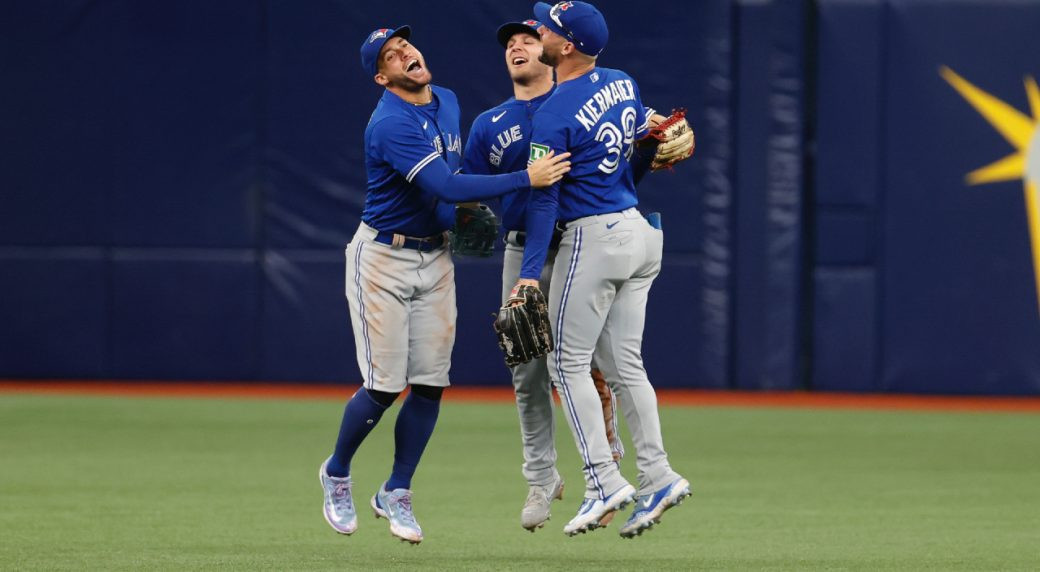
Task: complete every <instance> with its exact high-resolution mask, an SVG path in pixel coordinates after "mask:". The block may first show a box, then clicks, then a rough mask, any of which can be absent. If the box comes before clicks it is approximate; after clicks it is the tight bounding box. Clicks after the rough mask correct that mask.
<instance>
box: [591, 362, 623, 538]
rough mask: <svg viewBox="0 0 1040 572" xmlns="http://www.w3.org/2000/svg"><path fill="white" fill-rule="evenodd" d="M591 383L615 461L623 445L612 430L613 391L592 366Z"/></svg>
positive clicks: (618, 458) (620, 456)
mask: <svg viewBox="0 0 1040 572" xmlns="http://www.w3.org/2000/svg"><path fill="white" fill-rule="evenodd" d="M592 384H593V385H595V386H596V393H598V394H599V403H600V406H601V407H602V408H603V424H604V425H606V427H607V443H610V454H611V455H613V457H614V460H615V461H620V460H621V458H622V457H624V456H625V446H624V445H623V444H622V443H621V439H620V438H619V437H618V434H617V432H615V431H614V425H616V424H615V423H614V392H612V391H611V390H610V387H609V386H607V380H606V378H604V377H603V372H602V371H600V370H598V369H596V368H592ZM603 524H606V523H603Z"/></svg>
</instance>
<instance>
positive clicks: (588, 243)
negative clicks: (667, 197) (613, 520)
mask: <svg viewBox="0 0 1040 572" xmlns="http://www.w3.org/2000/svg"><path fill="white" fill-rule="evenodd" d="M534 11H535V17H536V18H537V20H539V21H540V22H541V23H542V24H543V25H542V27H541V28H539V32H540V33H541V37H542V46H543V51H542V56H541V60H542V61H543V62H544V63H546V64H548V65H551V66H553V67H554V68H555V69H556V78H557V82H558V83H557V87H556V91H555V92H554V93H553V94H552V96H551V97H549V98H548V99H547V100H546V101H545V102H544V103H543V104H542V106H541V108H540V109H539V110H538V112H537V113H536V114H535V116H534V119H533V133H532V135H531V144H530V153H531V159H537V158H539V157H542V156H547V155H548V154H549V153H553V152H562V151H570V152H571V153H572V154H573V155H572V157H571V159H572V163H573V168H572V170H571V171H570V173H569V174H568V176H567V177H566V178H565V179H564V180H563V181H562V182H561V183H559V184H555V185H552V186H550V187H548V188H546V189H544V190H539V191H535V192H532V193H531V197H530V201H529V203H528V207H527V213H526V221H525V228H526V231H527V237H526V247H525V251H524V258H523V262H522V266H521V270H520V278H519V280H518V281H517V285H516V288H517V289H519V288H520V287H521V286H530V287H538V280H539V278H540V276H541V272H542V269H543V267H544V264H545V260H546V256H547V251H548V250H549V248H550V245H551V241H552V237H553V226H554V222H555V221H557V220H558V219H559V220H560V221H562V225H563V227H564V229H565V230H564V232H563V236H562V240H561V241H560V245H559V249H558V253H557V255H556V260H557V261H558V263H557V264H555V265H554V268H553V275H552V284H553V285H554V286H553V288H551V289H550V290H549V316H550V319H551V320H552V324H553V327H554V333H555V336H556V347H555V350H554V351H553V352H551V353H550V354H549V356H548V367H549V373H550V376H551V377H552V380H553V382H554V383H555V384H556V386H557V390H558V392H559V393H560V395H561V396H562V400H563V404H564V408H565V410H566V414H567V415H566V416H567V421H568V424H569V425H570V428H571V431H572V433H573V434H574V440H575V442H576V444H577V447H578V451H579V453H580V455H581V458H582V460H583V462H584V472H585V479H586V494H585V499H584V501H583V502H582V504H581V506H580V507H579V509H578V513H577V515H576V516H575V517H574V518H573V519H571V521H570V522H568V523H567V525H566V526H565V527H564V532H565V533H566V534H568V535H574V534H577V533H579V532H582V533H583V532H585V531H587V530H591V529H594V528H597V527H599V526H600V519H601V518H602V516H603V515H604V514H607V513H609V512H610V511H613V510H617V509H619V508H622V507H624V506H625V505H627V504H628V503H629V502H631V501H632V500H633V497H634V495H636V494H638V497H637V498H638V500H637V504H636V508H635V510H634V511H633V513H632V515H631V517H630V518H629V519H628V521H627V522H626V523H625V524H624V525H623V526H622V527H621V529H620V534H621V536H623V537H627V538H630V537H633V536H635V535H637V534H641V533H642V531H644V530H645V529H648V528H650V527H651V526H653V524H655V523H656V522H658V521H659V519H660V518H661V515H662V513H663V512H664V511H665V510H667V509H668V508H670V507H671V506H674V505H676V504H678V503H679V502H680V501H681V500H682V499H683V498H685V497H687V496H689V494H690V485H689V482H688V481H687V480H686V479H684V478H682V477H681V476H680V475H679V474H678V473H676V472H675V471H673V470H672V468H671V466H670V465H669V464H668V458H667V455H666V453H665V450H664V445H663V440H662V438H661V426H660V421H659V418H658V412H657V398H656V395H655V393H654V389H653V387H652V386H651V385H650V382H649V380H648V379H647V375H646V371H645V370H644V369H643V362H642V357H641V344H642V335H643V325H644V320H645V311H646V302H647V294H648V292H649V289H650V285H651V284H652V283H653V280H654V278H655V277H656V276H657V274H658V273H659V272H660V269H661V254H662V243H663V241H662V239H663V237H662V233H661V231H660V230H658V229H656V228H654V227H652V226H651V225H650V224H649V223H648V222H647V220H646V219H644V218H643V216H642V215H641V214H640V213H639V211H638V210H636V208H635V207H636V205H637V204H638V200H637V199H636V193H635V182H636V180H637V179H638V178H639V177H640V176H641V174H642V172H644V171H645V168H646V167H647V166H648V164H647V163H646V162H645V161H642V160H641V161H639V165H634V162H632V161H631V159H632V157H633V151H634V145H635V142H636V140H637V139H639V138H640V137H641V136H643V135H644V134H645V133H646V132H647V119H646V115H645V112H644V108H643V105H642V103H641V100H640V96H639V88H638V86H637V85H636V83H635V81H633V80H632V78H631V77H629V76H628V75H627V74H625V73H624V72H621V71H618V70H613V69H608V68H602V67H598V66H597V65H596V57H597V56H598V55H599V53H600V51H601V50H602V49H603V48H604V46H606V43H607V37H608V32H607V24H606V21H605V20H604V18H603V16H602V14H600V12H599V10H597V9H596V8H595V7H594V6H592V5H591V4H588V3H585V2H560V3H557V4H556V5H554V6H549V5H548V4H545V3H542V2H539V3H538V4H536V5H535V9H534ZM594 354H595V356H596V358H597V365H598V366H599V367H600V369H602V370H603V373H604V374H605V376H606V378H607V382H608V383H609V384H610V386H611V388H612V389H613V390H614V393H615V394H616V395H617V396H618V400H619V401H620V402H621V408H622V411H623V413H624V415H625V419H626V421H627V424H628V427H629V429H630V431H631V433H632V441H633V444H634V445H635V447H636V465H637V467H638V470H639V490H638V492H637V490H636V489H635V488H634V487H633V486H632V485H631V484H629V482H628V481H627V480H625V478H624V477H623V476H622V475H621V473H620V471H619V468H618V465H617V464H616V463H615V462H614V460H613V458H612V457H611V452H610V445H609V444H608V443H607V441H606V438H605V429H604V425H603V416H602V414H601V411H600V407H599V398H598V396H597V394H596V390H595V388H594V386H593V383H592V379H591V377H590V375H589V365H590V363H591V361H592V358H593V355H594Z"/></svg>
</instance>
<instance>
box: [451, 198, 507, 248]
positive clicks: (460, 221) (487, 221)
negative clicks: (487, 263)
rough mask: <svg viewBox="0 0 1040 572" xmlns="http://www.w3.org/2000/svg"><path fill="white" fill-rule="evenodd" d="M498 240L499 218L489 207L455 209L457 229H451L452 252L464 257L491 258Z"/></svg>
mask: <svg viewBox="0 0 1040 572" xmlns="http://www.w3.org/2000/svg"><path fill="white" fill-rule="evenodd" d="M497 238H498V217H496V216H495V213H493V212H491V209H489V208H488V207H487V205H481V204H477V205H476V206H472V207H471V206H468V205H458V206H456V207H455V227H454V228H452V229H451V247H452V252H454V253H455V254H461V255H463V256H480V257H483V258H486V257H488V256H491V254H492V253H493V252H494V250H495V239H497Z"/></svg>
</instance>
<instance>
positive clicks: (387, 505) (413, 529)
mask: <svg viewBox="0 0 1040 572" xmlns="http://www.w3.org/2000/svg"><path fill="white" fill-rule="evenodd" d="M385 485H386V483H383V484H382V485H380V486H379V491H378V492H377V493H376V494H375V496H373V497H372V510H373V511H374V512H375V513H376V518H380V517H382V518H385V519H387V520H389V521H390V534H392V535H394V536H396V537H397V538H400V539H401V540H402V541H406V542H411V543H412V544H419V543H420V542H422V539H423V534H422V529H421V528H419V523H418V522H416V520H415V514H413V513H412V491H410V490H408V489H394V490H392V491H389V492H388V491H386V490H384V486H385Z"/></svg>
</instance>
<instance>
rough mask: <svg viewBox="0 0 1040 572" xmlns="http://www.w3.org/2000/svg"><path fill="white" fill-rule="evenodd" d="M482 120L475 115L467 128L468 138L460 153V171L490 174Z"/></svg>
mask: <svg viewBox="0 0 1040 572" xmlns="http://www.w3.org/2000/svg"><path fill="white" fill-rule="evenodd" d="M484 133H485V130H484V122H482V121H481V120H480V117H477V118H476V119H474V120H473V126H472V127H470V128H469V139H467V140H466V148H465V150H464V152H463V154H462V172H463V173H467V174H470V175H490V174H492V171H491V167H490V166H489V164H488V161H487V156H488V153H487V151H488V149H487V144H486V143H485V142H484V139H485V134H484Z"/></svg>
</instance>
